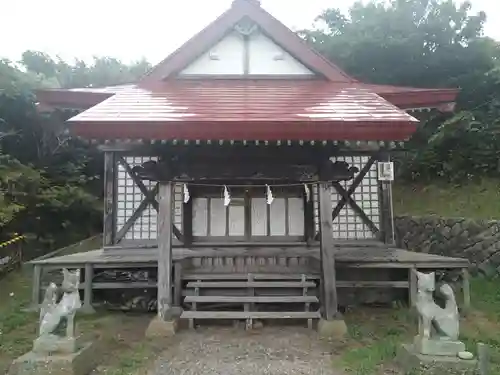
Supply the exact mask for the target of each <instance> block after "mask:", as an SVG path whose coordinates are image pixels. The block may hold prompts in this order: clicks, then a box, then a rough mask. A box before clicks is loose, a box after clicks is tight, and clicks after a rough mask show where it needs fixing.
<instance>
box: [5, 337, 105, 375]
mask: <svg viewBox="0 0 500 375" xmlns="http://www.w3.org/2000/svg"><path fill="white" fill-rule="evenodd" d="M98 353H99V351H98V350H96V344H94V343H86V344H84V345H83V346H82V347H81V348H80V350H78V351H77V352H75V353H69V354H56V355H48V354H40V353H35V352H33V351H31V352H29V353H27V354H25V355H23V356H21V357H19V358H17V359H16V360H14V362H12V365H11V366H10V369H9V372H8V374H9V375H33V374H36V375H88V374H89V373H90V372H91V371H92V370H93V369H94V368H95V367H96V366H97V365H98V362H99V356H98Z"/></svg>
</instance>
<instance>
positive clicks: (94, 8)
mask: <svg viewBox="0 0 500 375" xmlns="http://www.w3.org/2000/svg"><path fill="white" fill-rule="evenodd" d="M231 2H232V0H128V1H124V0H85V1H83V2H82V1H74V0H44V1H41V0H0V14H1V22H0V35H1V36H2V37H1V39H0V57H7V58H9V59H11V60H17V59H19V57H20V55H21V53H22V52H23V51H25V50H27V49H34V50H39V51H44V52H48V53H50V54H51V55H60V56H61V57H63V58H64V59H68V60H69V59H72V58H74V57H79V58H84V59H90V58H91V57H92V56H94V55H97V56H113V57H117V58H119V59H121V60H123V61H125V62H128V61H132V60H137V59H140V58H141V57H145V58H147V59H148V60H149V61H150V62H151V63H153V64H154V63H157V62H159V61H160V60H162V59H163V58H165V57H166V56H167V55H168V54H169V53H170V52H171V51H173V50H174V49H175V48H177V47H179V46H180V45H181V44H182V43H183V42H185V41H186V40H187V39H188V38H190V37H191V36H192V35H194V34H195V33H196V32H198V31H200V30H201V29H202V28H203V27H204V26H206V25H207V24H208V23H210V22H211V21H212V20H214V19H215V18H216V17H217V16H218V15H220V14H221V13H222V12H224V11H225V10H226V9H227V8H228V7H229V6H230V5H231ZM353 2H354V1H353V0H262V5H263V7H264V8H265V9H266V10H267V11H269V12H270V13H271V14H272V15H273V16H275V17H276V18H278V19H279V20H280V21H282V22H283V23H285V25H287V26H288V27H291V28H303V27H309V26H311V25H312V23H313V20H314V18H315V17H316V16H317V15H318V14H319V13H320V12H321V10H323V9H325V8H328V7H339V8H341V9H344V10H346V9H348V7H349V5H350V4H352V3H353ZM472 4H473V7H474V11H479V10H484V11H486V13H487V15H488V18H489V20H488V22H487V25H486V34H487V35H489V36H491V37H494V38H496V39H500V1H499V0H472Z"/></svg>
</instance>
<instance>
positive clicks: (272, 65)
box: [249, 32, 314, 75]
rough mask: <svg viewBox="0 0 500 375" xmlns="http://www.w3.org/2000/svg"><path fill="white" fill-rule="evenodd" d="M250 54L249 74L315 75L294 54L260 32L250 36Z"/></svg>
mask: <svg viewBox="0 0 500 375" xmlns="http://www.w3.org/2000/svg"><path fill="white" fill-rule="evenodd" d="M249 55H250V56H249V57H250V59H249V74H252V75H314V73H313V72H311V71H310V70H309V69H307V68H306V67H305V66H304V65H303V64H302V63H300V62H299V61H298V60H296V59H295V58H293V57H292V55H290V54H289V53H288V52H285V51H284V50H283V49H282V48H281V47H280V46H278V45H277V44H276V43H274V42H273V41H272V40H271V39H269V38H268V37H267V36H265V35H264V34H262V33H259V32H256V33H253V34H252V35H251V36H250V41H249Z"/></svg>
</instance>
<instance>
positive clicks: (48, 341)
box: [32, 335, 81, 354]
mask: <svg viewBox="0 0 500 375" xmlns="http://www.w3.org/2000/svg"><path fill="white" fill-rule="evenodd" d="M80 347H81V345H80V343H79V339H77V338H75V337H59V336H56V335H48V336H43V337H39V338H37V339H36V340H35V341H33V350H32V351H33V352H34V353H38V354H71V353H76V352H77V351H78V349H79V348H80Z"/></svg>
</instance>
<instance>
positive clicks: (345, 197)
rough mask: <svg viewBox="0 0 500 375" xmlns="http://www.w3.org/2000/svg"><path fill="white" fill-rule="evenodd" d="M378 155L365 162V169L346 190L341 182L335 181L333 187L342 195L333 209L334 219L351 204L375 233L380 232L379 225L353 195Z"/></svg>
mask: <svg viewBox="0 0 500 375" xmlns="http://www.w3.org/2000/svg"><path fill="white" fill-rule="evenodd" d="M376 160H377V157H376V156H372V157H371V158H370V160H368V162H367V163H366V164H365V166H364V167H363V169H361V171H360V172H359V174H358V175H357V176H356V177H355V178H354V180H353V182H352V184H351V185H350V186H349V188H348V189H347V190H346V189H345V188H344V187H343V186H342V185H340V183H338V182H334V183H333V187H334V188H335V190H336V191H337V192H338V193H339V195H341V196H342V199H340V201H339V202H338V203H337V206H336V207H335V208H334V210H333V211H332V220H335V219H336V218H337V216H338V215H339V214H340V211H342V209H343V208H344V206H345V205H346V204H349V206H350V207H351V208H352V209H353V210H354V212H356V214H358V215H359V216H360V217H361V219H362V220H363V222H364V223H365V224H366V225H367V226H368V227H369V228H370V230H371V231H372V232H373V233H378V232H379V229H378V228H377V226H376V225H375V224H374V223H373V221H371V220H370V218H369V217H368V216H367V215H366V214H365V212H364V211H363V209H362V208H361V207H359V206H358V204H357V203H356V201H354V199H352V195H353V194H354V192H355V191H356V189H357V188H358V187H359V185H360V184H361V182H362V181H363V179H364V178H365V177H366V175H367V174H368V172H369V171H370V169H371V168H372V166H373V164H374V163H375V162H376Z"/></svg>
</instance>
